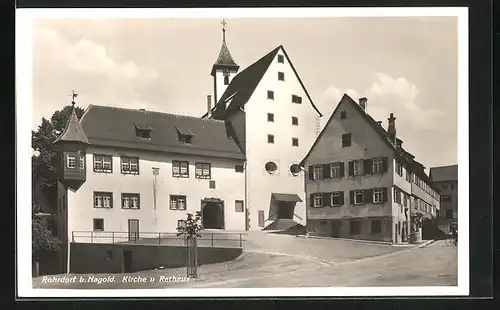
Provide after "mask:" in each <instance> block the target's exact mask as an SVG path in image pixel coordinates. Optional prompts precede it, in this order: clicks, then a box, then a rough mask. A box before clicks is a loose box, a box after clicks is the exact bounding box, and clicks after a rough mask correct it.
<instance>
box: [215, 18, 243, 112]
mask: <svg viewBox="0 0 500 310" xmlns="http://www.w3.org/2000/svg"><path fill="white" fill-rule="evenodd" d="M221 24H222V47H221V49H220V52H219V57H217V60H216V61H215V63H214V65H213V66H212V72H211V75H212V76H213V77H214V99H215V103H217V102H218V101H219V98H220V96H222V94H223V93H224V91H225V90H226V87H227V85H229V83H230V82H231V80H232V78H233V77H234V75H236V73H237V72H238V70H239V68H240V67H239V66H238V65H237V64H236V62H235V61H234V59H233V56H231V53H230V52H229V49H228V47H227V44H226V25H227V22H226V20H225V19H223V20H222V22H221Z"/></svg>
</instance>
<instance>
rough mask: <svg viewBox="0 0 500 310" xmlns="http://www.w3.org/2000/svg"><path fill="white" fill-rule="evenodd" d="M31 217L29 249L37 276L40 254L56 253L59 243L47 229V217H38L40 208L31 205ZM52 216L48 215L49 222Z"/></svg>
mask: <svg viewBox="0 0 500 310" xmlns="http://www.w3.org/2000/svg"><path fill="white" fill-rule="evenodd" d="M32 208H33V210H32V217H31V225H32V229H31V232H32V234H31V237H32V243H31V249H32V253H33V259H34V261H35V264H36V265H35V268H36V269H37V270H36V272H35V274H36V275H37V276H38V261H39V259H40V254H42V253H44V252H51V251H57V250H59V248H60V245H61V241H60V240H59V239H58V238H57V237H55V236H54V235H53V234H52V231H51V230H50V229H49V226H48V220H49V217H47V216H41V215H40V213H39V212H40V207H39V206H38V205H37V204H36V203H34V202H33V203H32ZM52 219H53V216H52V215H50V220H52Z"/></svg>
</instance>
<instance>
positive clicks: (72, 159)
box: [66, 154, 76, 168]
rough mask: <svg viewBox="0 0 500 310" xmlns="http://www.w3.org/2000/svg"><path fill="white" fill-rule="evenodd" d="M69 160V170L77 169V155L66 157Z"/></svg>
mask: <svg viewBox="0 0 500 310" xmlns="http://www.w3.org/2000/svg"><path fill="white" fill-rule="evenodd" d="M66 158H67V164H66V165H67V167H68V168H76V156H75V155H70V154H68V155H66Z"/></svg>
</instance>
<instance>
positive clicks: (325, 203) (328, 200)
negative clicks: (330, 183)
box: [323, 193, 332, 207]
mask: <svg viewBox="0 0 500 310" xmlns="http://www.w3.org/2000/svg"><path fill="white" fill-rule="evenodd" d="M331 205H332V199H331V193H323V206H325V207H330V206H331Z"/></svg>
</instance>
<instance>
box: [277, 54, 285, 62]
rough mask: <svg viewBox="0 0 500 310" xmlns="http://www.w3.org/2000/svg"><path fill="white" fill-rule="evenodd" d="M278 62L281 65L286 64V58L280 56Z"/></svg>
mask: <svg viewBox="0 0 500 310" xmlns="http://www.w3.org/2000/svg"><path fill="white" fill-rule="evenodd" d="M278 62H279V63H280V64H282V63H285V57H283V55H278Z"/></svg>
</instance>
